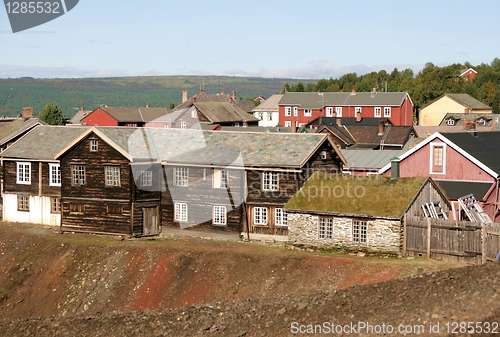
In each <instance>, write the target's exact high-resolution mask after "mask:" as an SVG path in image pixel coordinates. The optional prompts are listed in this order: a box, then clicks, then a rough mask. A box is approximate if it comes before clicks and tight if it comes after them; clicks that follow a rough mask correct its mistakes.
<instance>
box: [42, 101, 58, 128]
mask: <svg viewBox="0 0 500 337" xmlns="http://www.w3.org/2000/svg"><path fill="white" fill-rule="evenodd" d="M38 118H40V120H41V121H43V122H45V123H47V124H49V125H63V123H64V116H63V112H62V111H61V109H59V106H58V105H57V104H54V103H49V104H47V105H46V106H45V107H44V108H43V109H42V110H41V111H40V113H39V114H38Z"/></svg>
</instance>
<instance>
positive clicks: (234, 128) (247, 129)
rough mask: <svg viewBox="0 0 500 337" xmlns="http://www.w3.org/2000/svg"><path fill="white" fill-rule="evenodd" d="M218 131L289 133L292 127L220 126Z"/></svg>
mask: <svg viewBox="0 0 500 337" xmlns="http://www.w3.org/2000/svg"><path fill="white" fill-rule="evenodd" d="M220 131H234V132H282V133H291V132H292V128H285V127H283V126H245V127H240V126H221V128H220Z"/></svg>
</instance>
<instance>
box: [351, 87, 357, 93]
mask: <svg viewBox="0 0 500 337" xmlns="http://www.w3.org/2000/svg"><path fill="white" fill-rule="evenodd" d="M351 95H356V87H352V90H351Z"/></svg>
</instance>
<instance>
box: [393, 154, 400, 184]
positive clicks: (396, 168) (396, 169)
mask: <svg viewBox="0 0 500 337" xmlns="http://www.w3.org/2000/svg"><path fill="white" fill-rule="evenodd" d="M398 178H399V158H397V157H394V158H392V159H391V179H392V180H394V179H398Z"/></svg>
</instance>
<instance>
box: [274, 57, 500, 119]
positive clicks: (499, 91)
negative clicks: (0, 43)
mask: <svg viewBox="0 0 500 337" xmlns="http://www.w3.org/2000/svg"><path fill="white" fill-rule="evenodd" d="M467 68H473V69H474V70H475V71H477V74H476V77H475V78H474V80H472V81H469V80H468V79H467V78H465V77H460V74H461V73H462V72H463V71H465V70H466V69H467ZM353 88H355V89H356V91H361V92H363V91H371V90H372V88H376V89H377V91H389V92H396V91H407V92H408V93H409V94H410V97H411V98H412V100H413V103H414V104H415V107H417V108H418V107H420V106H422V105H424V104H426V103H428V102H429V101H431V100H433V99H435V98H437V97H439V96H441V95H442V94H444V93H466V94H469V95H470V96H472V97H474V98H476V99H477V100H479V101H481V102H483V103H485V104H487V105H489V106H490V107H491V108H492V109H493V112H494V113H500V59H499V58H495V59H494V60H493V61H492V62H491V64H484V63H483V64H480V65H477V66H472V65H471V64H470V63H468V62H466V63H465V64H457V63H456V64H452V65H449V66H446V67H437V66H435V65H434V64H433V63H427V64H426V65H425V67H424V69H422V70H421V71H420V72H419V73H418V74H417V75H415V74H414V73H413V70H411V69H405V70H401V71H400V70H398V69H397V68H395V69H394V70H393V71H392V72H391V73H388V72H386V71H385V70H380V71H379V72H371V73H369V74H365V75H361V76H357V74H356V73H349V74H345V75H344V76H342V77H340V78H337V79H333V78H330V79H328V80H327V79H322V80H319V81H318V82H316V83H308V84H304V83H302V82H298V83H296V84H295V85H289V84H288V83H286V84H285V86H284V88H283V92H316V91H322V92H336V91H337V92H338V91H351V90H352V89H353Z"/></svg>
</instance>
